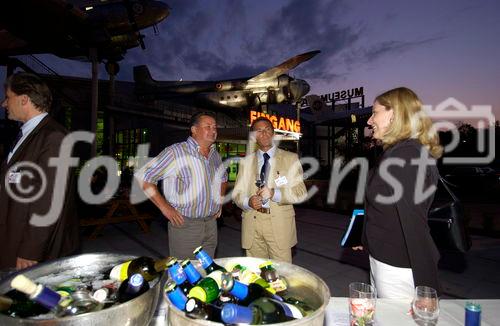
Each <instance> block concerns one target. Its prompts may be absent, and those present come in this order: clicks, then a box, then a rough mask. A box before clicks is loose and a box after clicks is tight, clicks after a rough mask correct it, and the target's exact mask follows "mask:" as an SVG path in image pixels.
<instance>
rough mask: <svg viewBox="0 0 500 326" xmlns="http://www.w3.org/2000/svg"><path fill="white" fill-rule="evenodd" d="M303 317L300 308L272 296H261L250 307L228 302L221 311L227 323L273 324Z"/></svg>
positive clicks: (223, 319)
mask: <svg viewBox="0 0 500 326" xmlns="http://www.w3.org/2000/svg"><path fill="white" fill-rule="evenodd" d="M302 317H303V315H302V313H301V312H300V310H299V309H297V308H296V307H294V306H293V305H291V304H288V303H285V302H280V301H276V300H274V299H271V298H259V299H257V300H255V301H254V302H252V303H251V304H250V305H249V306H248V307H245V306H240V305H237V304H234V303H228V304H226V305H224V307H222V311H221V318H222V321H223V322H224V323H226V324H237V323H247V324H253V325H259V324H273V323H281V322H286V321H289V320H294V319H299V318H302Z"/></svg>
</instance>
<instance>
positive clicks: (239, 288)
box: [230, 281, 248, 300]
mask: <svg viewBox="0 0 500 326" xmlns="http://www.w3.org/2000/svg"><path fill="white" fill-rule="evenodd" d="M230 293H231V294H232V295H234V296H235V297H237V298H238V299H240V300H243V299H245V298H246V297H247V296H248V286H247V285H245V284H243V283H241V282H238V281H234V285H233V288H232V289H231V291H230Z"/></svg>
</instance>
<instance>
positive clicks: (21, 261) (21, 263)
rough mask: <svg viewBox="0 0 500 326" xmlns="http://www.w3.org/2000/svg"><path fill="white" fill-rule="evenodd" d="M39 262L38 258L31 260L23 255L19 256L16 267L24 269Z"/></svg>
mask: <svg viewBox="0 0 500 326" xmlns="http://www.w3.org/2000/svg"><path fill="white" fill-rule="evenodd" d="M36 264H38V262H37V261H36V260H29V259H25V258H21V257H17V260H16V269H24V268H28V267H31V266H33V265H36Z"/></svg>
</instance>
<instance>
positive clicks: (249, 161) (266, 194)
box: [233, 117, 307, 263]
mask: <svg viewBox="0 0 500 326" xmlns="http://www.w3.org/2000/svg"><path fill="white" fill-rule="evenodd" d="M250 129H251V132H252V133H253V136H254V137H255V141H256V142H257V147H258V149H257V151H256V152H255V153H253V154H251V155H249V156H247V157H245V158H244V159H243V160H242V161H240V166H239V171H238V176H237V178H236V184H235V187H234V190H233V200H234V201H235V203H236V204H237V205H238V206H239V207H240V208H241V209H243V214H242V218H243V219H242V227H241V236H242V238H241V244H242V247H243V248H244V249H246V254H247V256H251V257H260V258H267V259H269V258H270V259H276V260H282V261H286V262H289V263H291V262H292V250H291V248H292V247H293V246H295V245H296V244H297V231H296V228H295V211H294V209H293V204H295V203H299V202H301V201H303V200H304V199H305V198H306V196H307V190H306V187H305V185H304V180H303V176H302V175H303V171H302V167H301V165H300V162H299V158H298V156H297V154H295V153H291V152H287V151H285V150H281V149H279V148H277V147H276V146H275V145H274V144H273V137H274V128H273V124H272V123H271V121H269V120H268V119H266V118H264V117H260V118H258V119H256V120H254V122H253V123H252V126H251V127H250ZM257 180H265V184H264V185H263V186H261V187H260V188H259V187H257V185H256V181H257Z"/></svg>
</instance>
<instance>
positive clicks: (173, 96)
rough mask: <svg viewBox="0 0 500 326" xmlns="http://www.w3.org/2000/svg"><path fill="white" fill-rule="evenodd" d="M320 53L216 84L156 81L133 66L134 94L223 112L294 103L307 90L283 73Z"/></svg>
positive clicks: (147, 98)
mask: <svg viewBox="0 0 500 326" xmlns="http://www.w3.org/2000/svg"><path fill="white" fill-rule="evenodd" d="M320 52H321V51H319V50H316V51H310V52H306V53H303V54H299V55H296V56H294V57H293V58H290V59H288V60H286V61H285V62H283V63H281V64H279V65H277V66H275V67H273V68H271V69H269V70H267V71H265V72H263V73H261V74H258V75H256V76H253V77H247V78H238V79H231V80H220V81H157V80H154V79H153V78H152V77H151V74H150V72H149V69H148V68H147V66H145V65H142V66H135V67H134V81H135V93H136V95H137V97H138V98H139V99H141V100H144V101H152V100H165V101H170V102H178V103H183V104H195V105H199V106H202V107H210V108H224V109H234V108H239V109H248V108H251V107H260V106H261V105H262V104H280V103H296V102H298V101H299V100H300V99H301V98H302V97H303V96H304V95H306V94H307V93H308V92H309V90H310V87H309V84H308V83H307V82H306V81H305V80H302V79H295V78H292V77H290V76H289V75H287V74H286V73H287V72H288V71H289V70H291V69H293V68H295V67H297V66H298V65H299V64H301V63H303V62H305V61H308V60H309V59H311V58H313V57H314V56H315V55H317V54H318V53H320Z"/></svg>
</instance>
